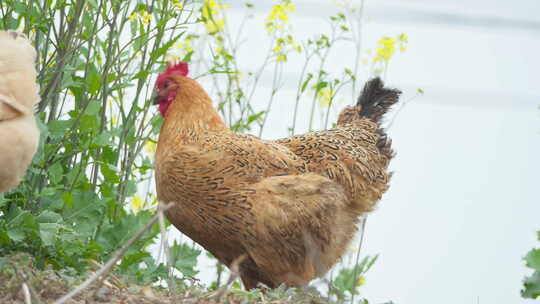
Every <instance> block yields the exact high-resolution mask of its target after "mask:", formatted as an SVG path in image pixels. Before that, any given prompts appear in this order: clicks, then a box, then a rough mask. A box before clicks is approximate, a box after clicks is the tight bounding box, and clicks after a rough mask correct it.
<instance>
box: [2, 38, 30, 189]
mask: <svg viewBox="0 0 540 304" xmlns="http://www.w3.org/2000/svg"><path fill="white" fill-rule="evenodd" d="M0 45H1V46H2V47H0V193H1V192H5V191H7V190H11V189H13V188H15V187H16V186H17V185H18V184H19V183H20V181H21V179H22V178H23V176H24V174H25V172H26V169H27V168H28V165H30V162H31V161H32V158H33V156H34V154H35V153H36V150H37V146H38V142H39V130H38V128H37V125H36V120H35V118H34V114H33V107H34V105H35V104H36V103H37V102H38V101H39V95H38V91H39V87H38V85H37V84H36V76H37V73H36V69H35V67H34V64H35V61H36V51H35V49H34V47H33V46H32V45H31V43H30V41H29V40H28V39H27V38H26V36H25V35H24V34H22V33H19V32H16V31H0Z"/></svg>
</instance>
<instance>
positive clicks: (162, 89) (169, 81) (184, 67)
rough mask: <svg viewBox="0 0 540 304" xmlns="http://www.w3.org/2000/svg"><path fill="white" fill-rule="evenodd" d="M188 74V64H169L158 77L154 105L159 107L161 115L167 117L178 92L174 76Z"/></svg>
mask: <svg viewBox="0 0 540 304" xmlns="http://www.w3.org/2000/svg"><path fill="white" fill-rule="evenodd" d="M187 74H188V64H187V63H186V62H179V63H176V64H174V63H169V64H167V68H166V69H165V71H164V72H163V73H161V74H159V76H158V77H157V80H156V86H155V88H154V104H156V105H158V106H159V113H161V116H165V113H166V112H167V109H168V108H169V106H170V105H171V103H172V102H173V101H174V98H175V97H176V94H177V92H178V84H177V83H176V82H175V81H174V79H173V77H171V76H173V75H181V76H186V75H187Z"/></svg>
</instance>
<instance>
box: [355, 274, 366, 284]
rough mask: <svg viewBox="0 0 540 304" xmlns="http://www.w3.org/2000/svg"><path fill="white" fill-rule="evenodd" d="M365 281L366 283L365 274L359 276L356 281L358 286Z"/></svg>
mask: <svg viewBox="0 0 540 304" xmlns="http://www.w3.org/2000/svg"><path fill="white" fill-rule="evenodd" d="M364 283H366V278H365V277H364V276H359V277H358V280H357V281H356V286H362V285H364Z"/></svg>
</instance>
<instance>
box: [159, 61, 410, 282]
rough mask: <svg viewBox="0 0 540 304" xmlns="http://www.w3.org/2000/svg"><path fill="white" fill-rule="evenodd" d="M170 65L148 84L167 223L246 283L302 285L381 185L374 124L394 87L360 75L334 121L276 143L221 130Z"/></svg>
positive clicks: (382, 163)
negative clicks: (358, 91)
mask: <svg viewBox="0 0 540 304" xmlns="http://www.w3.org/2000/svg"><path fill="white" fill-rule="evenodd" d="M186 75H187V64H185V63H180V64H178V65H175V66H169V67H168V68H167V70H166V71H165V72H164V73H162V74H160V75H159V77H158V79H157V81H156V94H157V96H156V100H155V102H156V104H159V110H160V112H161V114H162V115H163V116H164V119H165V120H164V123H163V126H162V127H161V133H160V135H159V141H158V148H157V152H156V185H157V193H158V198H159V199H160V200H161V201H164V202H167V203H169V202H174V205H173V207H172V208H171V209H169V210H168V211H167V217H168V219H169V220H170V221H171V222H172V223H173V225H174V226H176V227H177V228H178V229H179V230H180V231H182V232H183V233H184V234H186V235H187V236H189V237H190V238H192V239H193V240H194V241H196V242H197V243H199V244H200V245H201V246H203V247H204V248H206V249H207V250H208V251H210V252H211V253H212V254H213V255H214V256H215V257H216V258H217V259H219V260H220V261H221V262H222V263H224V264H226V265H228V266H231V264H232V263H233V261H235V260H236V259H238V258H239V257H244V259H243V261H242V262H241V263H240V266H239V270H240V275H241V278H242V281H243V282H244V285H245V287H246V288H248V289H251V288H254V287H256V286H257V284H258V283H264V284H266V285H268V286H269V287H276V286H278V285H280V284H281V283H285V284H287V285H290V286H299V285H304V284H307V283H308V282H309V281H311V280H313V279H314V278H317V277H320V276H322V275H324V274H325V273H326V272H327V271H328V270H329V269H330V268H331V267H332V266H333V265H334V264H335V263H336V262H337V261H338V260H339V259H340V257H341V256H342V255H343V254H344V253H345V251H346V248H347V246H348V244H349V242H350V241H351V239H352V238H353V236H354V234H355V232H356V231H357V227H356V225H357V222H358V218H359V216H360V215H362V214H363V213H365V212H368V211H370V210H371V209H372V208H373V206H374V205H375V204H376V203H377V201H379V200H380V198H381V196H382V194H383V193H384V192H385V191H386V189H387V188H388V181H389V177H390V175H389V173H388V172H387V168H388V163H389V161H390V159H391V158H392V155H393V152H392V149H391V147H390V140H389V139H387V137H386V134H385V133H384V131H383V130H382V129H381V128H380V126H379V122H380V119H381V117H382V116H383V114H384V113H385V112H386V111H387V110H388V108H390V106H391V105H393V104H394V103H396V102H397V100H398V96H399V94H400V92H399V91H397V90H390V89H387V88H384V87H383V83H382V81H381V80H380V79H378V78H375V79H373V80H371V81H369V82H368V83H367V84H366V86H365V88H364V91H363V93H362V95H361V96H360V98H359V100H358V104H357V105H356V106H350V107H347V108H346V109H344V110H343V111H342V113H341V114H340V116H339V120H338V123H337V127H336V128H334V129H331V130H326V131H318V132H310V133H307V134H303V135H298V136H293V137H290V138H286V139H281V140H277V141H266V140H262V139H260V138H257V137H255V136H251V135H244V134H237V133H234V132H232V131H230V130H229V129H228V128H227V127H226V126H225V124H224V123H223V121H222V119H221V118H220V117H219V115H218V113H217V111H216V110H215V109H214V107H213V106H212V102H211V100H210V98H209V97H208V95H207V94H206V93H205V91H204V90H203V89H202V88H201V87H200V86H199V84H197V82H196V81H194V80H193V79H191V78H188V77H186Z"/></svg>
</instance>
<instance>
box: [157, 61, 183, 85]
mask: <svg viewBox="0 0 540 304" xmlns="http://www.w3.org/2000/svg"><path fill="white" fill-rule="evenodd" d="M188 72H189V70H188V64H187V62H178V63H174V62H168V63H167V68H166V69H165V71H164V72H163V73H161V74H159V75H158V77H157V79H156V87H161V84H162V83H163V81H164V80H165V78H167V77H169V76H170V75H175V74H176V75H182V76H186V75H187V74H188Z"/></svg>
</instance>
